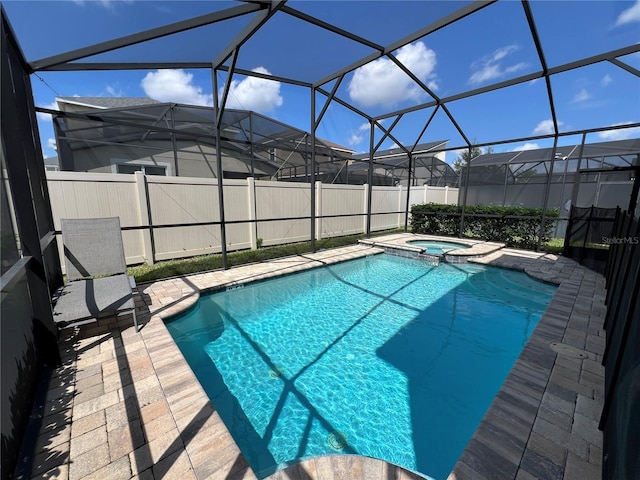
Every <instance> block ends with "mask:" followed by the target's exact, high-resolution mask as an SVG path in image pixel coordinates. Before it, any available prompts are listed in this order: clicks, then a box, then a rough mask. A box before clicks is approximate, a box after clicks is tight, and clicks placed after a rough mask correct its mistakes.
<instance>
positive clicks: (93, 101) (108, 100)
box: [56, 97, 161, 109]
mask: <svg viewBox="0 0 640 480" xmlns="http://www.w3.org/2000/svg"><path fill="white" fill-rule="evenodd" d="M56 102H58V105H60V103H61V102H62V103H68V104H71V105H78V106H81V107H87V108H99V109H107V108H123V107H135V106H140V105H155V104H159V103H161V102H158V101H157V100H154V99H152V98H149V97H56Z"/></svg>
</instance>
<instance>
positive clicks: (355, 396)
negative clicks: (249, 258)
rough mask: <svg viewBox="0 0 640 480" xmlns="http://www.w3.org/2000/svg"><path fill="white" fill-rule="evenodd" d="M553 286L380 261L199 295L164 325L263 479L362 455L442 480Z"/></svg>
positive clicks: (509, 275) (479, 271)
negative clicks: (326, 459) (314, 462)
mask: <svg viewBox="0 0 640 480" xmlns="http://www.w3.org/2000/svg"><path fill="white" fill-rule="evenodd" d="M554 292H555V287H552V286H550V285H547V284H543V283H541V282H537V281H535V280H533V279H531V278H529V277H528V276H526V275H525V274H523V273H521V272H514V271H509V270H505V269H498V268H492V267H484V266H479V265H472V264H467V265H455V266H451V265H447V264H443V265H441V266H439V267H432V266H428V265H426V264H425V263H423V262H420V261H416V260H410V259H406V258H399V257H394V256H389V255H376V256H373V257H368V258H364V259H360V260H354V261H351V262H346V263H343V264H338V265H333V266H330V267H326V268H322V269H315V270H312V271H308V272H304V273H300V274H296V275H293V276H287V277H283V278H279V279H276V280H270V281H267V282H261V283H257V284H248V285H246V286H244V287H243V288H239V289H233V290H230V291H227V292H220V293H216V294H213V295H208V296H205V297H202V298H201V300H200V303H199V304H198V306H197V308H196V309H194V310H193V311H191V312H189V313H188V314H186V315H183V316H182V317H181V318H179V319H176V320H173V321H169V322H168V323H167V328H168V329H169V331H170V332H171V333H172V335H173V336H174V338H175V340H176V342H177V344H178V345H179V346H180V348H181V350H182V352H183V354H184V355H185V358H186V359H187V361H188V362H189V364H190V365H191V367H192V368H193V370H194V372H195V374H196V376H197V377H198V379H199V381H200V383H201V384H202V385H203V387H204V388H205V390H206V391H207V393H208V395H209V396H210V398H211V400H212V402H213V403H214V405H216V407H217V408H218V410H219V411H220V414H221V416H222V418H223V419H224V421H225V423H226V424H227V426H228V428H229V429H230V431H231V432H232V434H233V435H234V438H235V439H236V442H237V443H238V445H239V446H240V448H241V450H242V451H243V452H244V454H245V457H246V458H247V460H248V461H249V463H250V464H251V466H252V468H253V470H254V472H255V473H256V474H257V475H258V476H259V477H261V476H267V475H269V474H271V473H273V472H274V471H275V469H276V468H279V467H280V466H282V465H284V464H287V463H290V462H291V461H294V460H296V459H299V458H308V457H313V456H319V455H328V454H331V453H356V454H360V455H366V456H370V457H374V458H380V459H383V460H386V461H388V462H391V463H394V464H397V465H400V466H402V467H404V468H407V469H410V470H414V471H418V472H421V473H423V474H425V475H428V476H430V477H432V478H436V479H441V478H446V476H447V474H448V473H449V472H450V471H451V469H452V468H453V466H454V464H455V462H456V460H457V458H458V457H459V456H460V453H461V452H462V450H463V449H464V447H465V445H466V444H467V442H468V440H469V438H470V437H471V435H472V434H473V432H474V430H475V429H476V427H477V425H478V423H479V422H480V420H481V418H482V416H483V414H484V412H485V411H486V409H487V408H488V406H489V404H490V403H491V400H492V399H493V397H494V396H495V394H496V392H497V391H498V389H499V387H500V385H501V384H502V382H503V381H504V378H505V377H506V375H507V373H508V371H509V369H510V368H511V366H512V364H513V362H514V361H515V359H516V358H517V356H518V354H519V353H520V351H521V349H522V347H523V346H524V344H525V343H526V341H527V339H528V338H529V335H530V334H531V332H532V331H533V329H534V328H535V326H536V323H537V321H538V319H539V318H540V316H541V315H542V312H543V311H544V309H545V308H546V306H547V304H548V302H549V301H550V299H551V297H552V296H553V293H554Z"/></svg>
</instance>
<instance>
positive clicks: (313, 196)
mask: <svg viewBox="0 0 640 480" xmlns="http://www.w3.org/2000/svg"><path fill="white" fill-rule="evenodd" d="M309 189H310V193H309V195H310V200H311V205H310V210H311V212H310V213H311V252H313V253H315V251H316V89H315V88H312V89H311V178H310V179H309Z"/></svg>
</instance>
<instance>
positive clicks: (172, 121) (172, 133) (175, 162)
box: [169, 103, 180, 177]
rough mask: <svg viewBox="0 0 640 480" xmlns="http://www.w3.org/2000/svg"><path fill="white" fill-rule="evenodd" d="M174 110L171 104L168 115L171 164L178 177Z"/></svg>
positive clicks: (173, 105)
mask: <svg viewBox="0 0 640 480" xmlns="http://www.w3.org/2000/svg"><path fill="white" fill-rule="evenodd" d="M174 108H175V104H173V103H172V104H171V108H169V115H170V117H169V118H170V119H171V146H172V148H173V163H174V164H175V174H176V177H179V176H180V169H179V168H178V140H177V139H176V121H175V118H174V114H173V109H174Z"/></svg>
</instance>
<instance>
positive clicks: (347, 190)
mask: <svg viewBox="0 0 640 480" xmlns="http://www.w3.org/2000/svg"><path fill="white" fill-rule="evenodd" d="M47 184H48V187H49V196H50V198H51V208H52V210H53V218H54V222H55V228H56V230H57V231H59V230H60V219H61V218H96V217H111V216H117V217H120V224H121V226H122V229H123V231H122V237H123V241H124V248H125V255H126V257H127V263H128V264H130V265H131V264H136V263H143V262H146V263H153V262H156V261H159V260H168V259H173V258H182V257H190V256H194V255H203V254H207V253H217V252H220V251H221V240H220V226H219V225H217V224H216V222H219V221H220V210H219V208H218V185H217V180H216V179H204V178H187V177H160V176H145V175H143V174H142V173H140V172H137V173H135V174H133V175H123V174H112V173H108V174H103V173H82V172H47ZM315 194H316V202H315V206H316V238H317V239H320V238H327V237H335V236H341V235H351V234H356V233H363V232H365V231H366V221H367V218H366V212H367V203H368V199H367V195H368V187H367V185H328V184H322V183H320V182H318V183H317V184H316V189H315ZM406 199H407V189H406V187H400V186H398V187H379V186H374V187H373V189H372V198H371V211H372V213H373V214H372V216H371V230H372V231H379V230H387V229H391V228H398V227H403V226H404V210H405V205H406ZM426 202H436V203H452V204H455V203H458V189H456V188H449V187H427V186H422V187H411V191H410V204H412V205H413V204H416V203H426ZM224 205H225V223H226V236H227V250H228V251H232V250H241V249H248V248H254V249H255V248H257V247H258V246H259V245H260V244H261V245H265V246H266V245H279V244H285V243H292V242H299V241H305V240H309V239H310V235H311V224H310V218H309V217H310V216H311V190H310V188H309V185H308V184H306V183H288V182H271V181H254V179H253V178H248V179H246V180H227V179H225V180H224ZM399 212H402V213H399ZM60 243H61V241H60V242H59V244H60Z"/></svg>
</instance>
